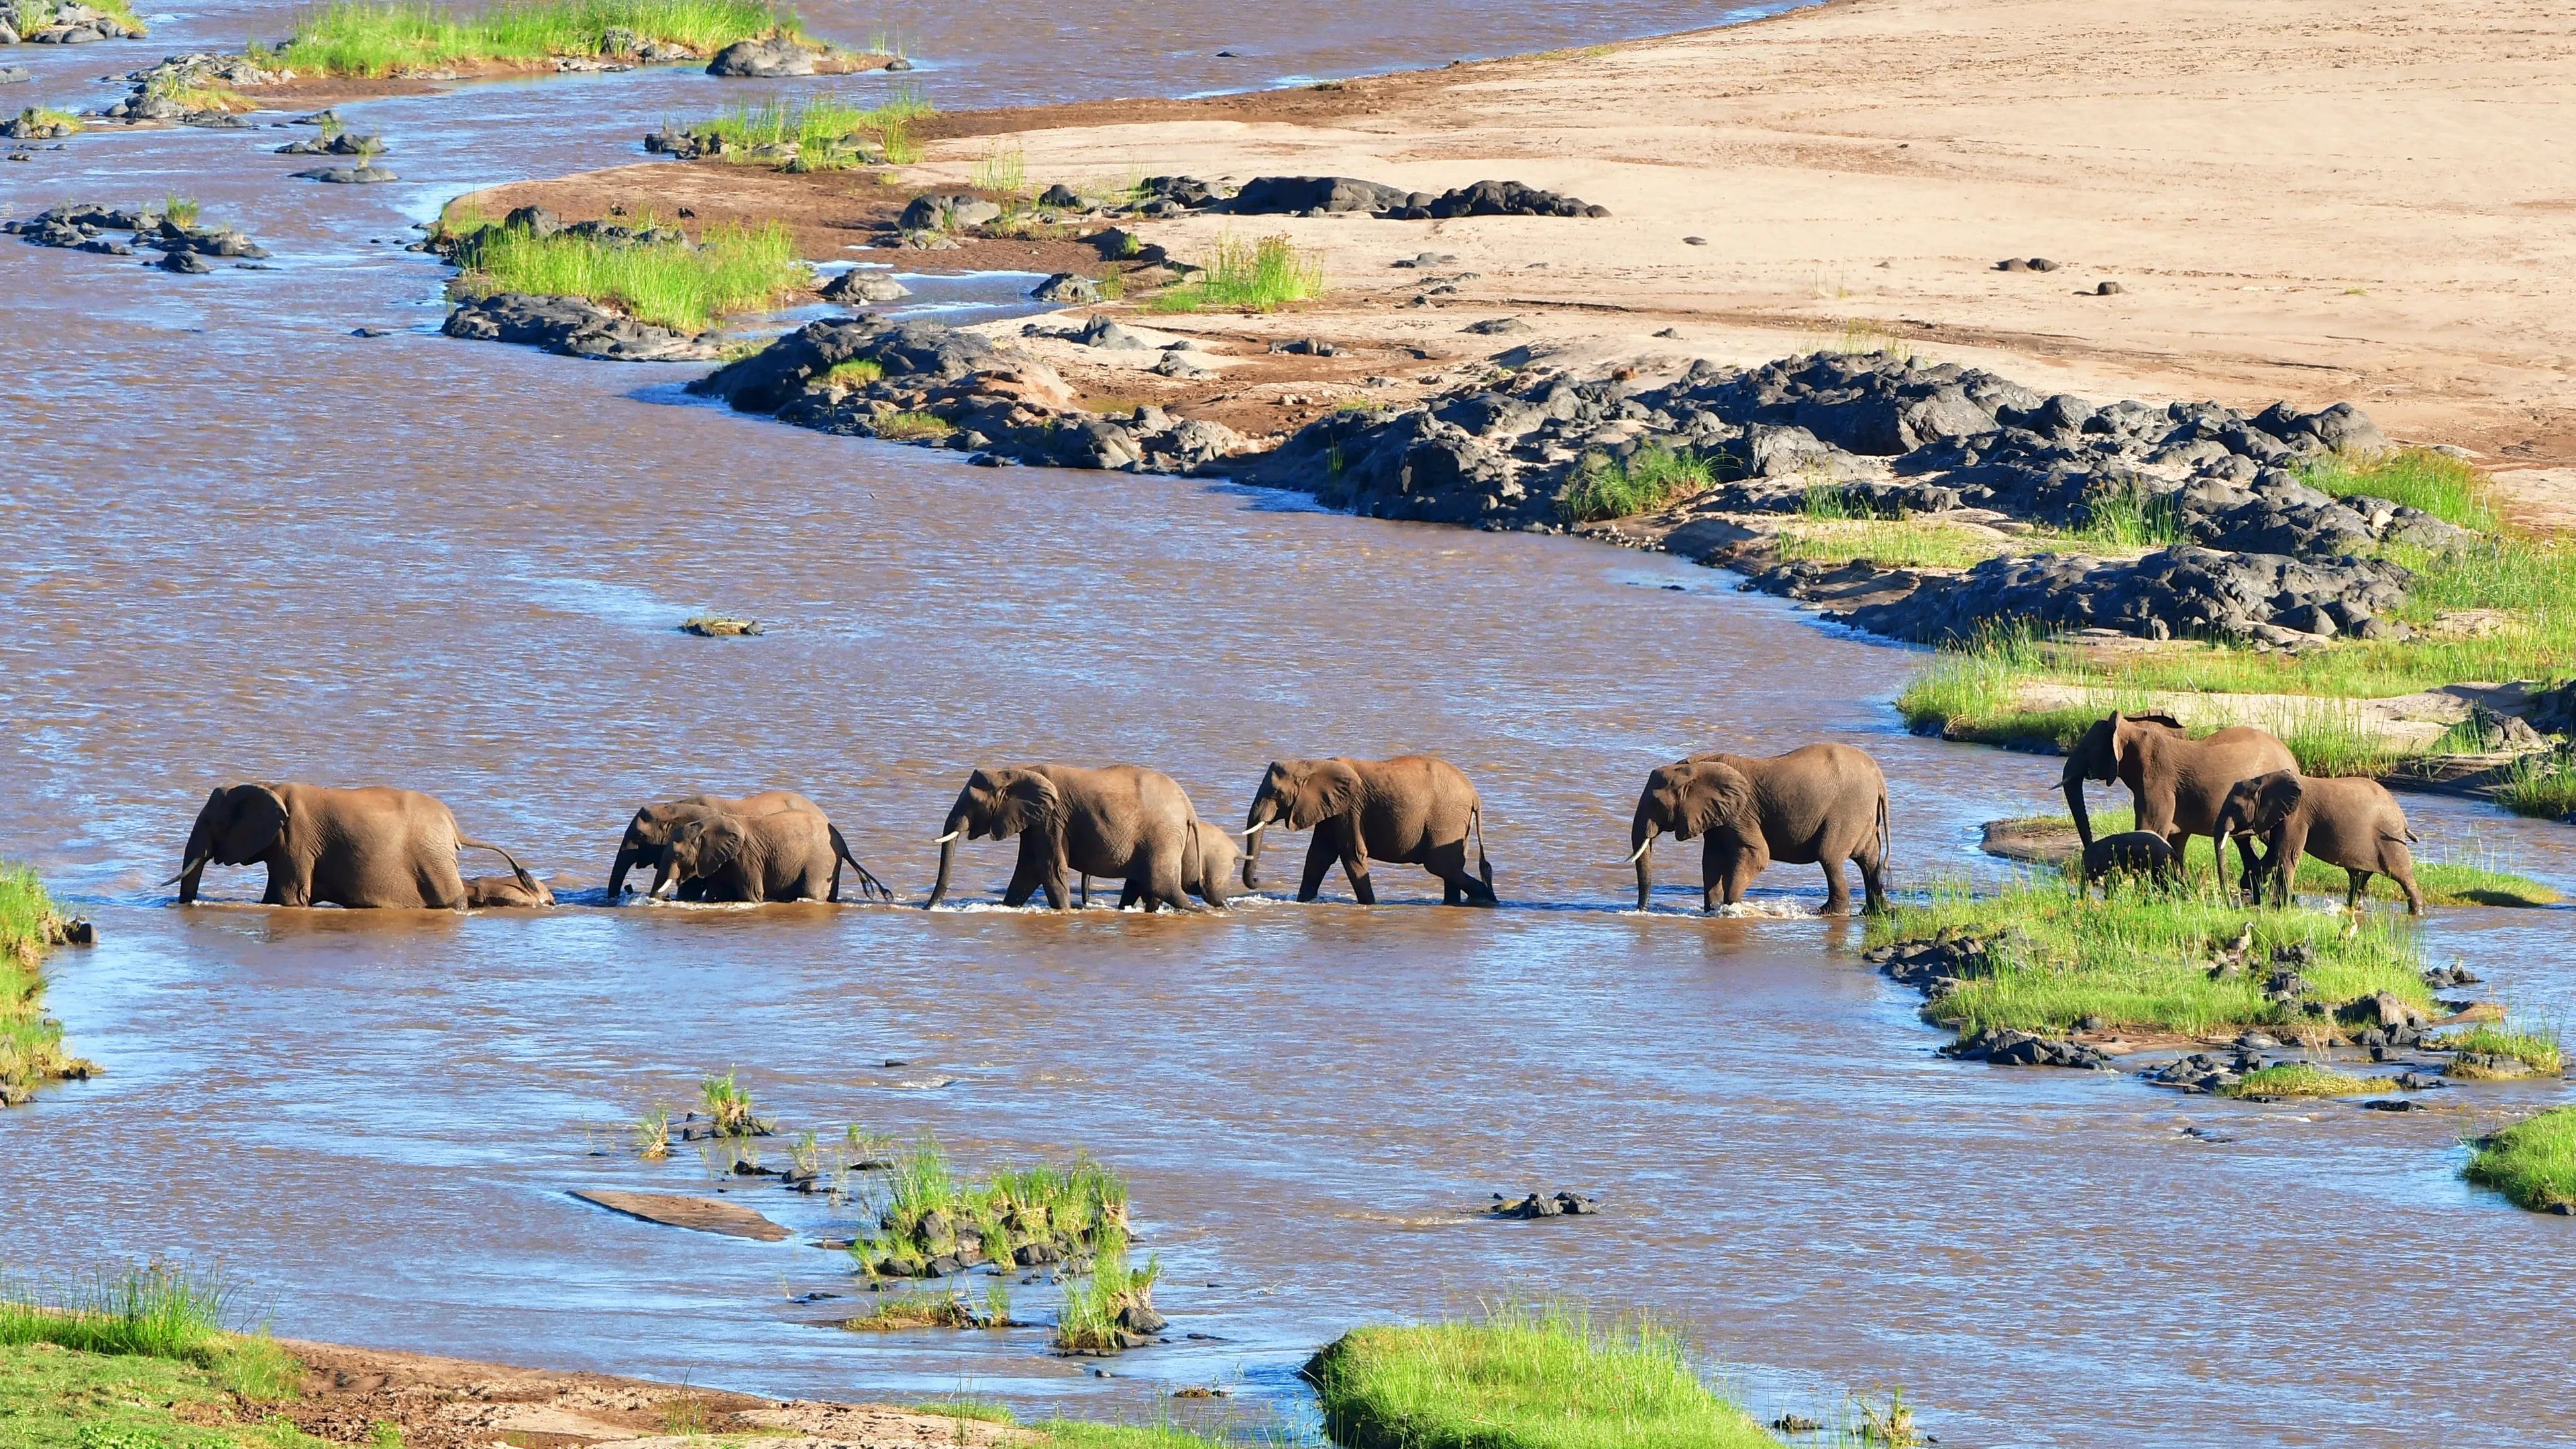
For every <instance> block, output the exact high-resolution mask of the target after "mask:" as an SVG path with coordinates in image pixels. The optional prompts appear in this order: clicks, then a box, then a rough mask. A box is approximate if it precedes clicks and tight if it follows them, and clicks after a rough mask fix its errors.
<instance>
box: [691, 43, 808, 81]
mask: <svg viewBox="0 0 2576 1449" xmlns="http://www.w3.org/2000/svg"><path fill="white" fill-rule="evenodd" d="M824 54H825V52H824V50H823V48H822V47H821V46H816V45H805V44H802V43H800V42H797V41H794V40H790V39H788V38H787V37H786V36H783V35H772V36H768V37H765V38H763V39H759V40H737V41H735V42H734V43H733V44H731V45H728V46H726V47H725V48H724V49H722V50H719V51H717V52H716V55H715V59H713V60H711V61H708V62H707V74H709V75H715V76H751V77H766V76H795V75H812V74H814V73H815V71H816V70H818V69H819V68H820V63H821V61H822V58H823V56H824Z"/></svg>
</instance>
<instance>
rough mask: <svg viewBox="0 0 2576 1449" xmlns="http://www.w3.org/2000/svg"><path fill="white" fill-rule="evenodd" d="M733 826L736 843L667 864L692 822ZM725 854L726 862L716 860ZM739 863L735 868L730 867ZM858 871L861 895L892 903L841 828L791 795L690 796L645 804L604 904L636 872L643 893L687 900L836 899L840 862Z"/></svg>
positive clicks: (624, 842) (622, 845)
mask: <svg viewBox="0 0 2576 1449" xmlns="http://www.w3.org/2000/svg"><path fill="white" fill-rule="evenodd" d="M719 820H721V821H730V822H733V823H735V824H736V825H738V826H739V827H740V830H741V832H742V834H741V835H740V836H739V837H737V836H734V835H731V834H722V835H721V842H722V843H719V844H716V845H710V846H705V847H701V850H700V853H699V855H698V856H696V857H693V859H692V863H691V866H690V868H689V869H687V870H677V869H675V868H674V862H673V860H672V859H671V855H670V850H671V845H672V842H673V841H674V840H676V839H678V838H679V836H680V834H681V832H682V831H684V830H686V829H687V828H688V827H689V826H690V825H692V824H698V823H705V822H713V821H719ZM717 854H724V855H725V857H726V859H725V862H722V863H719V862H717V861H716V860H715V859H714V857H715V856H716V855H717ZM737 858H739V860H740V862H741V863H739V864H735V863H732V862H733V861H734V860H735V859H737ZM843 861H848V862H849V865H850V868H851V869H852V870H855V871H857V872H858V876H859V889H860V892H861V894H863V895H866V896H869V897H872V898H875V899H880V900H891V899H893V895H894V893H893V892H892V891H891V890H889V889H887V887H886V886H885V883H884V882H882V881H880V880H878V879H877V878H876V877H875V876H873V875H871V874H869V873H868V870H867V868H866V867H865V866H862V865H860V864H859V862H858V860H857V859H856V858H855V857H854V856H852V855H851V854H850V847H849V842H848V841H847V840H846V839H844V838H843V837H842V835H841V831H840V827H838V826H836V825H834V824H833V823H832V822H831V820H830V819H829V818H828V817H826V816H825V815H824V814H823V810H822V807H821V806H819V805H816V804H815V803H814V802H813V801H811V800H808V799H806V798H805V797H804V796H802V795H799V794H797V793H796V792H795V791H793V790H767V791H763V792H762V793H760V794H757V795H746V796H744V797H743V798H741V799H739V800H729V799H726V798H725V797H723V796H721V795H690V796H686V797H684V798H682V799H678V800H666V801H664V802H662V803H661V804H658V805H647V806H645V807H644V808H643V809H641V810H638V811H636V812H635V818H634V819H632V820H630V821H628V822H627V823H626V833H625V835H624V836H623V837H622V838H620V840H619V841H618V845H617V860H616V863H615V864H614V865H612V866H611V867H610V868H609V873H608V898H609V900H611V901H612V902H613V901H616V900H617V899H618V898H619V897H620V896H621V895H622V894H623V893H624V891H625V889H626V873H627V872H628V871H630V870H633V869H635V868H637V867H638V866H650V867H652V869H653V884H652V885H651V887H649V888H648V889H647V891H646V894H647V895H650V896H659V897H662V898H664V899H671V898H675V897H676V898H677V899H679V900H684V901H768V900H822V901H837V900H839V899H840V898H841V863H842V862H843Z"/></svg>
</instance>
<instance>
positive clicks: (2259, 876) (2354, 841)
mask: <svg viewBox="0 0 2576 1449" xmlns="http://www.w3.org/2000/svg"><path fill="white" fill-rule="evenodd" d="M2247 829H2250V830H2253V831H2256V832H2259V833H2260V834H2261V835H2262V837H2263V860H2262V863H2261V864H2260V865H2259V866H2257V867H2255V869H2254V880H2253V883H2252V884H2253V888H2254V901H2255V904H2257V905H2260V904H2262V900H2263V886H2264V885H2265V884H2266V878H2267V877H2268V881H2269V884H2270V885H2271V886H2272V892H2273V895H2272V899H2273V903H2274V904H2275V905H2282V906H2286V905H2288V904H2289V903H2290V892H2291V886H2292V883H2293V882H2294V881H2296V880H2297V879H2298V874H2299V858H2300V857H2301V856H2302V855H2313V856H2315V857H2316V858H2317V859H2319V860H2322V861H2324V862H2326V863H2327V864H2329V865H2339V866H2342V867H2343V868H2344V870H2345V871H2346V873H2347V874H2349V876H2350V877H2351V880H2352V890H2351V892H2350V893H2349V894H2347V895H2346V896H2345V897H2344V902H2343V903H2344V909H2346V910H2351V909H2353V908H2355V907H2357V906H2358V905H2359V904H2360V903H2361V895H2362V892H2363V891H2365V890H2368V889H2369V888H2370V878H2371V876H2372V875H2374V874H2376V875H2384V876H2386V877H2388V878H2389V879H2390V880H2393V881H2395V882H2397V884H2398V887H2399V888H2400V889H2402V890H2404V891H2405V892H2406V914H2408V915H2410V916H2420V915H2422V914H2423V913H2424V893H2423V892H2422V891H2420V890H2418V889H2416V888H2415V855H2414V852H2412V851H2410V850H2408V849H2407V848H2406V842H2408V841H2410V840H2413V839H2414V838H2415V836H2414V834H2413V833H2412V832H2411V831H2409V830H2407V828H2406V812H2405V811H2404V810H2402V809H2400V808H2398V805H2397V797H2396V796H2394V795H2391V794H2389V793H2388V787H2387V786H2385V785H2382V784H2380V783H2379V782H2378V781H2377V780H2367V779H2358V778H2356V779H2332V778H2321V777H2317V776H2312V775H2302V774H2300V773H2299V772H2298V771H2296V770H2275V771H2273V772H2271V773H2270V774H2267V775H2256V776H2254V777H2253V778H2251V779H2246V780H2239V781H2237V782H2236V784H2235V786H2234V787H2233V788H2231V789H2230V790H2229V791H2228V792H2227V798H2226V800H2225V801H2224V802H2223V803H2222V804H2221V805H2220V806H2219V811H2218V819H2217V821H2216V822H2215V823H2214V824H2213V825H2212V826H2211V827H2210V836H2211V840H2210V844H2211V847H2212V848H2213V849H2214V848H2216V846H2217V842H2218V840H2219V838H2221V837H2223V836H2226V835H2227V834H2229V833H2231V832H2233V831H2239V830H2247Z"/></svg>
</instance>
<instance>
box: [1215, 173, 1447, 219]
mask: <svg viewBox="0 0 2576 1449" xmlns="http://www.w3.org/2000/svg"><path fill="white" fill-rule="evenodd" d="M1405 195H1406V193H1405V191H1404V190H1403V188H1401V187H1396V186H1388V185H1385V184H1384V183H1382V182H1376V181H1361V180H1358V179H1356V178H1354V177H1349V176H1256V177H1254V178H1252V179H1251V180H1250V181H1247V182H1245V183H1244V184H1243V189H1242V190H1241V191H1238V192H1236V193H1235V196H1234V199H1233V200H1232V201H1230V202H1228V203H1226V207H1225V209H1226V210H1228V211H1231V212H1235V213H1238V214H1240V215H1246V216H1303V215H1305V214H1307V213H1308V212H1318V211H1320V212H1325V213H1332V212H1342V211H1384V210H1386V209H1387V208H1388V207H1391V206H1402V205H1403V204H1404V199H1405Z"/></svg>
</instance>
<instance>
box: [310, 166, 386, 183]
mask: <svg viewBox="0 0 2576 1449" xmlns="http://www.w3.org/2000/svg"><path fill="white" fill-rule="evenodd" d="M290 174H292V175H293V176H294V177H295V178H296V179H297V180H299V181H326V182H330V183H331V184H333V185H337V186H373V185H376V184H378V183H381V182H386V181H400V180H402V178H401V177H400V176H397V175H395V174H394V173H393V172H391V171H388V170H386V169H385V168H384V167H382V166H319V167H316V168H314V169H313V170H310V171H297V172H293V173H290Z"/></svg>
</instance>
